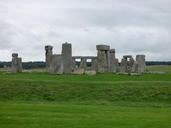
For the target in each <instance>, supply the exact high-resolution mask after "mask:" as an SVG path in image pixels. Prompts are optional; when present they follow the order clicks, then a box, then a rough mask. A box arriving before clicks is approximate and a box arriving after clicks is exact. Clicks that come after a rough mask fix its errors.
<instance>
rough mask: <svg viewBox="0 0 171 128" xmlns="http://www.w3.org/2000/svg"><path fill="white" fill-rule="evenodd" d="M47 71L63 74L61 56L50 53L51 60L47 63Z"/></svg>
mask: <svg viewBox="0 0 171 128" xmlns="http://www.w3.org/2000/svg"><path fill="white" fill-rule="evenodd" d="M49 73H50V74H63V64H62V56H61V55H59V54H57V55H55V54H54V55H52V61H51V63H50V65H49Z"/></svg>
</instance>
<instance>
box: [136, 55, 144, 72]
mask: <svg viewBox="0 0 171 128" xmlns="http://www.w3.org/2000/svg"><path fill="white" fill-rule="evenodd" d="M136 61H137V69H136V72H137V73H143V72H144V71H145V55H137V56H136Z"/></svg>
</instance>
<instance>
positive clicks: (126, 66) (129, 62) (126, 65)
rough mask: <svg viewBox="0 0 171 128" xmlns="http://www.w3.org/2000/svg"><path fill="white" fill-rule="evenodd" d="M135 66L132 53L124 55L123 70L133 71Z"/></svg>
mask: <svg viewBox="0 0 171 128" xmlns="http://www.w3.org/2000/svg"><path fill="white" fill-rule="evenodd" d="M133 66H134V59H133V58H132V56H130V55H126V56H123V59H122V62H121V72H126V73H131V72H132V70H133Z"/></svg>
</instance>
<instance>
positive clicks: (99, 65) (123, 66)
mask: <svg viewBox="0 0 171 128" xmlns="http://www.w3.org/2000/svg"><path fill="white" fill-rule="evenodd" d="M96 49H97V56H72V45H71V44H70V43H67V42H66V43H64V44H62V53H61V54H53V47H52V46H50V45H47V46H45V51H46V53H45V58H46V68H47V71H48V72H49V73H50V74H71V73H73V74H84V73H85V74H87V73H91V74H96V73H95V72H98V73H106V72H109V73H117V72H121V73H128V74H130V73H138V74H141V73H144V71H145V55H136V58H135V60H134V58H133V57H132V56H131V55H125V56H123V58H122V60H121V62H120V63H119V60H118V59H117V58H116V57H115V49H110V46H108V45H103V44H101V45H96Z"/></svg>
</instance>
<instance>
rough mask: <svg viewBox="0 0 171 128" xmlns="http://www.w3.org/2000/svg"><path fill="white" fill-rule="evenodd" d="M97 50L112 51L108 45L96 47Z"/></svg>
mask: <svg viewBox="0 0 171 128" xmlns="http://www.w3.org/2000/svg"><path fill="white" fill-rule="evenodd" d="M96 49H97V50H100V51H101V50H102V51H109V50H110V46H108V45H96Z"/></svg>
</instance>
